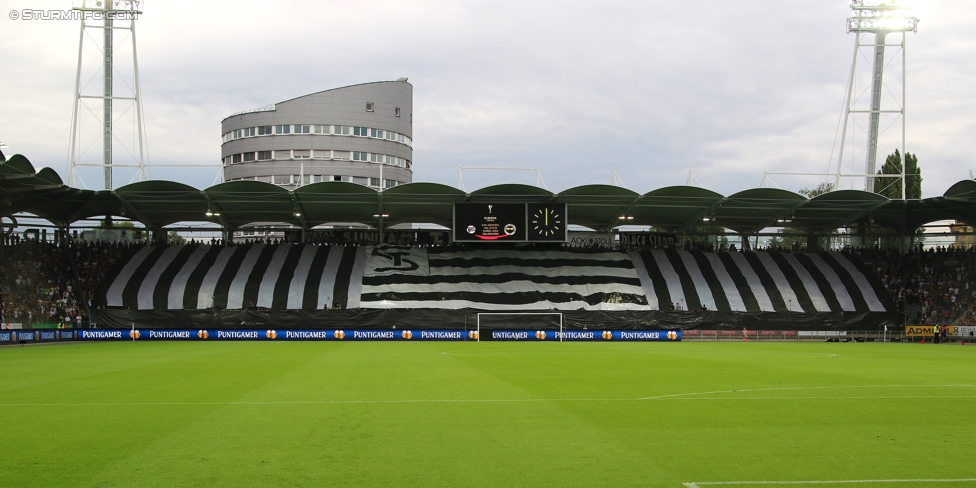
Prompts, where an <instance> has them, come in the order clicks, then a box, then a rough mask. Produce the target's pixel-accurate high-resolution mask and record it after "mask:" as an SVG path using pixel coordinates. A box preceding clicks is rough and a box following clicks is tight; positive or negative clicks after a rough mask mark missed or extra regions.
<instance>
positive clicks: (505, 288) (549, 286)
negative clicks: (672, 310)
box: [350, 280, 644, 296]
mask: <svg viewBox="0 0 976 488" xmlns="http://www.w3.org/2000/svg"><path fill="white" fill-rule="evenodd" d="M388 292H392V293H448V294H449V293H452V292H474V293H484V294H486V295H491V294H494V293H520V292H543V293H548V292H553V293H578V294H580V295H583V296H587V295H593V294H597V293H623V294H628V295H637V296H644V289H643V288H641V287H639V286H634V285H627V284H624V283H589V284H570V283H536V282H534V281H529V280H514V281H508V282H505V283H478V282H476V281H468V282H461V283H429V284H424V285H416V284H413V283H388V284H385V285H363V286H362V293H363V294H370V293H388ZM351 294H352V293H351V292H350V296H351Z"/></svg>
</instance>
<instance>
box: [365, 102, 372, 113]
mask: <svg viewBox="0 0 976 488" xmlns="http://www.w3.org/2000/svg"><path fill="white" fill-rule="evenodd" d="M366 111H367V112H372V111H373V102H366Z"/></svg>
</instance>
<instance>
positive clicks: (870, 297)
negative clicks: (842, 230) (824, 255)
mask: <svg viewBox="0 0 976 488" xmlns="http://www.w3.org/2000/svg"><path fill="white" fill-rule="evenodd" d="M830 255H831V256H833V257H834V259H835V260H836V261H837V262H838V263H840V265H841V266H843V267H844V269H845V270H847V272H848V274H850V275H851V278H854V283H856V284H857V287H858V288H859V289H860V290H861V295H862V296H864V301H865V302H867V303H868V310H871V311H872V312H884V311H885V307H884V304H882V303H881V300H879V299H878V295H877V294H876V293H875V292H874V287H873V286H871V283H868V279H867V278H865V277H864V273H861V271H860V270H859V269H857V267H856V266H854V263H852V262H850V260H848V259H847V256H845V255H844V254H843V253H840V252H837V251H832V252H831V253H830Z"/></svg>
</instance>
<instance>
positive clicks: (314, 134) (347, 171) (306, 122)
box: [220, 78, 413, 190]
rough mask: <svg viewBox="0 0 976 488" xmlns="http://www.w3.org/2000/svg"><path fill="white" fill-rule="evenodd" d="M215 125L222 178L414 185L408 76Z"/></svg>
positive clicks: (289, 102)
mask: <svg viewBox="0 0 976 488" xmlns="http://www.w3.org/2000/svg"><path fill="white" fill-rule="evenodd" d="M220 126H221V134H222V135H223V136H222V137H223V138H222V143H221V149H220V157H221V161H222V163H223V167H224V181H238V180H258V181H264V182H267V183H273V184H275V185H279V186H282V187H285V188H288V189H290V190H291V189H295V188H297V187H300V186H303V185H307V184H310V183H317V182H320V181H347V182H352V183H358V184H361V185H364V186H369V187H371V188H374V189H377V190H379V189H386V188H391V187H394V186H397V185H402V184H404V183H409V182H411V181H413V169H412V165H413V147H412V146H413V86H412V85H411V84H410V83H407V81H406V78H402V79H401V80H398V81H380V82H375V83H364V84H361V85H352V86H346V87H342V88H335V89H332V90H326V91H322V92H318V93H312V94H310V95H305V96H302V97H298V98H293V99H291V100H287V101H284V102H281V103H277V104H275V105H274V106H272V107H268V108H261V109H257V110H250V111H247V112H242V113H239V114H235V115H232V116H230V117H227V118H226V119H224V120H223V121H221V123H220Z"/></svg>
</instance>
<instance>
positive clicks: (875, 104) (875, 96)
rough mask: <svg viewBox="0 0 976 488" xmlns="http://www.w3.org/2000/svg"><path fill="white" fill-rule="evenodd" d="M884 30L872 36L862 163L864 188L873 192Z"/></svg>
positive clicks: (876, 157)
mask: <svg viewBox="0 0 976 488" xmlns="http://www.w3.org/2000/svg"><path fill="white" fill-rule="evenodd" d="M885 36H886V34H885V33H884V32H879V33H877V34H875V37H874V77H873V78H872V80H871V122H870V125H869V126H868V154H867V161H866V162H865V165H864V174H866V175H868V176H867V178H865V180H864V190H865V191H869V192H874V177H873V175H874V174H875V172H877V162H878V125H880V123H881V90H882V89H883V88H884V85H883V83H882V81H883V80H882V77H883V75H884V52H885V46H884V45H885Z"/></svg>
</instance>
